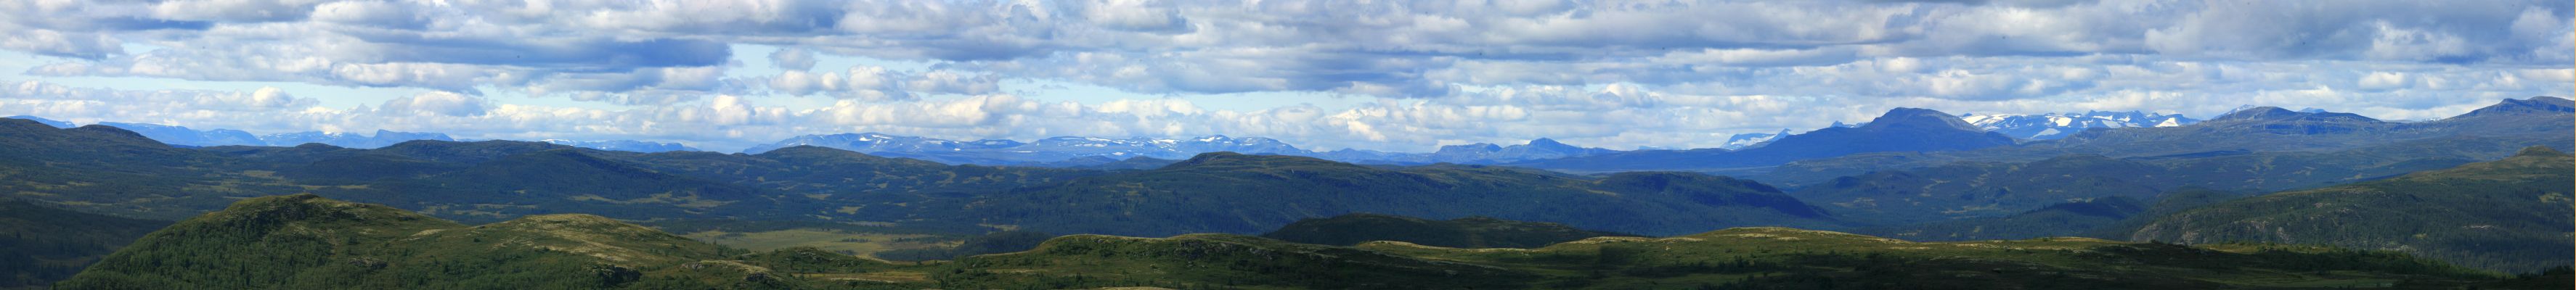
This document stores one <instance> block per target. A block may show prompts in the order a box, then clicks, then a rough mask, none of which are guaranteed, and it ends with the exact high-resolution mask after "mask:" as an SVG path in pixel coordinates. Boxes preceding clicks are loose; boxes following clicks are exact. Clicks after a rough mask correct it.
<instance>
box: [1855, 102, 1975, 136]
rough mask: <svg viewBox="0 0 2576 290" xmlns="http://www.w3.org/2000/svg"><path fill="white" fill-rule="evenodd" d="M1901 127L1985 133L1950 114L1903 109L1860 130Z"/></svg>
mask: <svg viewBox="0 0 2576 290" xmlns="http://www.w3.org/2000/svg"><path fill="white" fill-rule="evenodd" d="M1903 127H1911V128H1947V129H1956V130H1960V131H1973V132H1984V131H1986V130H1985V129H1984V128H1978V127H1977V126H1976V125H1971V124H1968V121H1964V120H1960V119H1959V116H1954V115H1950V113H1942V112H1941V111H1935V110H1932V109H1922V108H1904V107H1899V108H1896V109H1890V110H1887V114H1883V115H1879V116H1878V118H1877V119H1870V120H1869V123H1868V124H1865V125H1861V126H1860V128H1864V129H1889V128H1903Z"/></svg>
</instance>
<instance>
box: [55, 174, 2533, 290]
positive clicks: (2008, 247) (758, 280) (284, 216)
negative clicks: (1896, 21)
mask: <svg viewBox="0 0 2576 290" xmlns="http://www.w3.org/2000/svg"><path fill="white" fill-rule="evenodd" d="M2562 272H2563V271H2560V272H2551V273H2559V274H2553V275H2559V276H2547V275H2541V276H2527V277H2507V276H2504V275H2496V274H2488V273H2486V272H2480V271H2475V270H2469V269H2465V268H2458V267H2452V266H2448V265H2445V264H2443V263H2440V262H2434V261H2428V260H2421V259H2415V258H2410V257H2408V256H2406V255H2403V254H2397V253H2393V252H2375V251H2351V250H2339V249H2334V248H2327V247H2315V246H2279V245H2236V244H2229V245H2208V246H2187V245H2175V244H2162V243H2128V242H2115V241H2106V240H2098V239H2085V238H2046V239H2032V240H2013V241H1976V242H1930V243H1918V242H1907V241H1901V240H1893V239H1884V238H1877V237H1870V236H1862V235H1854V234H1845V233H1835V232H1825V231H1811V230H1798V229H1788V228H1735V229H1726V230H1718V231H1711V232H1704V233H1698V234H1691V235H1682V236H1674V237H1665V238H1645V237H1594V238H1588V239H1583V240H1578V241H1573V242H1565V243H1557V244H1552V245H1548V246H1545V247H1538V248H1532V249H1511V248H1487V249H1460V248H1445V247H1432V246H1423V245H1418V244H1412V243H1404V242H1370V243H1364V244H1360V245H1359V246H1356V247H1344V246H1328V245H1313V244H1300V243H1291V242H1285V241H1279V240H1272V239H1266V238H1260V237H1251V236H1238V235H1225V234H1190V235H1180V236H1173V237H1168V238H1131V237H1117V236H1101V235H1073V236H1065V237H1058V238H1054V239H1049V240H1047V241H1045V242H1043V243H1041V244H1039V245H1038V246H1037V247H1036V248H1035V249H1032V250H1028V251H1022V252H1014V253H1002V254H989V255H978V256H971V257H965V258H960V259H958V260H956V261H942V262H926V263H889V262H885V261H880V260H874V259H866V258H858V257H851V256H847V255H841V254H836V253H832V252H828V251H822V250H817V249H812V248H790V249H784V250H778V251H770V252H763V253H744V252H741V251H738V250H731V249H726V248H722V247H717V246H714V245H709V244H705V243H700V242H696V241H691V240H688V239H685V238H681V237H678V236H673V235H670V234H666V233H662V232H659V231H654V230H652V229H649V228H644V227H640V226H635V225H631V224H626V223H623V222H619V221H616V220H609V219H605V218H600V217H597V216H589V215H578V214H568V215H536V216H528V217H523V218H519V219H515V220H510V221H504V222H498V223H492V224H485V225H480V226H465V225H462V224H457V223H454V222H449V221H445V220H440V219H436V218H432V217H428V216H423V215H418V214H412V213H409V212H404V211H401V210H397V209H393V208H389V207H384V206H378V205H368V204H358V203H349V202H341V201H334V200H329V199H324V198H320V197H317V196H313V195H290V196H276V197H262V198H252V199H246V200H243V201H241V202H239V203H236V204H234V205H233V206H232V207H230V208H228V209H226V210H224V211H219V212H214V213H209V214H206V215H204V216H200V217H197V218H192V219H189V220H187V221H183V222H180V223H179V224H176V225H172V226H170V227H168V228H164V229H162V230H160V231H157V232H154V233H152V234H151V235H149V236H147V237H146V238H144V239H143V240H141V241H138V242H136V243H135V244H134V245H132V246H129V247H126V248H124V249H121V250H119V251H117V252H116V253H115V254H113V255H110V256H109V257H108V258H106V259H105V260H104V261H102V262H100V263H99V264H98V265H97V266H94V267H91V268H89V269H88V270H86V271H83V272H81V273H80V274H79V275H77V276H75V277H73V278H72V279H71V280H68V281H64V282H62V283H60V284H57V286H60V289H924V288H940V289H1068V288H1102V287H1165V288H1187V289H1464V288H1477V289H1640V288H1701V289H1890V288H1907V289H2075V288H2081V289H2212V288H2240V289H2301V288H2335V287H2388V286H2396V287H2401V288H2454V287H2464V286H2479V287H2490V289H2493V288H2504V289H2550V288H2548V287H2559V288H2564V287H2568V286H2570V285H2567V284H2566V283H2565V282H2566V280H2564V279H2558V280H2547V279H2541V278H2535V277H2560V276H2563V275H2564V274H2563V273H2562Z"/></svg>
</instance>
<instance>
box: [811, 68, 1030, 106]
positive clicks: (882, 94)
mask: <svg viewBox="0 0 2576 290" xmlns="http://www.w3.org/2000/svg"><path fill="white" fill-rule="evenodd" d="M999 83H1000V78H999V77H995V76H993V75H990V74H968V73H963V72H957V71H949V70H934V71H929V72H921V73H911V72H902V71H894V70H890V69H887V68H885V67H879V66H864V65H862V66H852V67H850V68H849V69H848V70H845V71H843V72H826V73H811V72H806V71H803V70H789V71H785V72H781V73H779V75H778V76H774V77H770V78H769V88H770V89H772V90H776V91H778V92H779V93H782V94H787V95H795V96H808V95H818V94H819V95H827V96H831V97H834V98H840V99H858V100H901V99H912V98H914V97H916V96H914V95H913V93H914V92H920V93H928V94H961V95H977V94H988V93H993V92H995V91H997V90H1000V87H1001V85H1000V84H999Z"/></svg>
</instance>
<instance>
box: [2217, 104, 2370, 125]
mask: <svg viewBox="0 0 2576 290" xmlns="http://www.w3.org/2000/svg"><path fill="white" fill-rule="evenodd" d="M2223 121H2320V122H2368V123H2377V122H2380V121H2379V119H2371V118H2370V117H2363V116H2361V115H2355V114H2352V113H2336V112H2322V111H2320V112H2297V111H2291V110H2288V109H2282V108H2281V107H2271V106H2264V107H2253V108H2245V109H2239V110H2236V111H2234V112H2228V113H2227V114H2226V115H2218V117H2216V118H2209V121H2205V122H2223Z"/></svg>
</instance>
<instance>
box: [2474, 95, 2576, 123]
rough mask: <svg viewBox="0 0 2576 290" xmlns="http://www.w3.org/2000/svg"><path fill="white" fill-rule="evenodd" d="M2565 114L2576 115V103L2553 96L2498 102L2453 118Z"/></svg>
mask: <svg viewBox="0 0 2576 290" xmlns="http://www.w3.org/2000/svg"><path fill="white" fill-rule="evenodd" d="M2564 113H2576V101H2569V100H2567V99H2561V98H2558V97H2551V96H2535V97H2531V98H2528V99H2521V100H2516V99H2504V101H2503V102H2497V103H2496V104H2495V105H2489V106H2486V107H2484V108H2478V109H2477V110H2475V111H2469V113H2467V114H2460V115H2459V116H2457V117H2452V118H2465V117H2477V116H2499V115H2524V114H2564Z"/></svg>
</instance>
